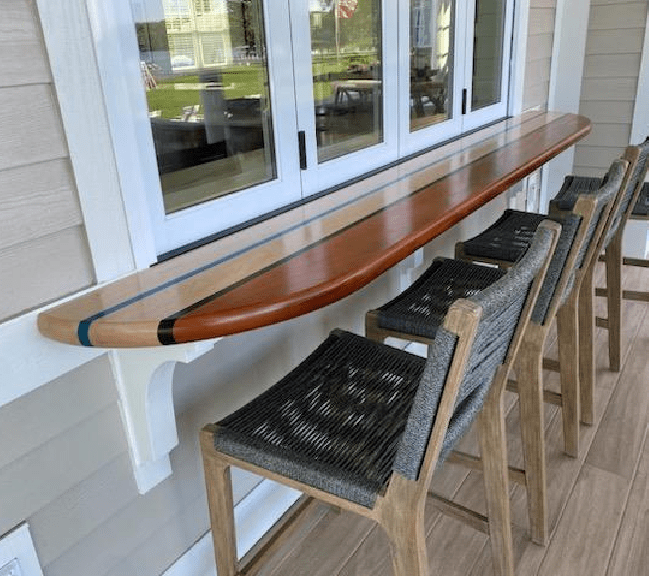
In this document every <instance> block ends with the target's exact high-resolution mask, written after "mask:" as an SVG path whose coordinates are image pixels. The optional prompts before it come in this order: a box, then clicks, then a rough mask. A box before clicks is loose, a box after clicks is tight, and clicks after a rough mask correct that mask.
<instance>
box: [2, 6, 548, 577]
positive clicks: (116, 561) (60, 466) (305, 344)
mask: <svg viewBox="0 0 649 577" xmlns="http://www.w3.org/2000/svg"><path fill="white" fill-rule="evenodd" d="M26 2H27V0H20V1H16V2H11V1H10V0H0V7H2V8H3V10H4V11H5V12H4V13H5V14H6V13H8V14H9V15H10V20H11V18H12V15H14V14H15V16H13V18H14V20H13V22H14V25H12V26H7V27H5V24H6V23H5V21H3V22H2V23H0V45H1V46H2V49H3V51H2V53H3V55H4V54H9V52H7V50H9V51H11V50H15V52H16V53H17V54H16V56H15V57H16V58H18V57H23V56H24V55H26V54H28V53H29V51H28V50H26V49H22V50H18V49H14V48H12V46H14V41H10V40H11V39H12V34H17V31H20V34H21V35H23V34H27V33H26V32H25V30H32V32H31V35H32V37H33V38H37V39H38V43H37V44H34V41H31V42H32V44H34V46H38V50H40V57H38V58H35V59H34V61H33V63H31V64H29V63H25V62H23V64H21V65H15V64H12V63H11V62H9V61H12V60H13V59H12V58H3V59H1V61H0V69H1V67H3V66H4V67H8V66H13V67H12V68H10V69H9V68H5V69H4V70H3V71H4V74H0V83H2V82H7V80H9V81H10V82H11V85H10V86H9V87H5V86H4V85H2V84H0V102H4V103H13V106H12V107H9V108H11V109H12V111H13V110H15V109H16V108H17V109H18V112H17V113H16V114H15V115H14V114H9V112H8V111H7V110H8V107H6V106H3V107H0V115H7V116H8V117H9V116H11V117H12V118H13V117H14V116H16V117H17V118H18V119H21V118H34V113H35V110H39V106H40V109H43V110H44V111H45V112H44V113H43V114H44V116H42V117H39V119H38V122H35V123H34V124H35V125H36V126H38V127H39V131H40V132H39V134H40V138H41V139H42V138H43V135H44V133H43V127H46V126H48V124H47V122H46V121H45V118H49V121H48V122H49V123H50V124H49V125H51V126H53V127H54V129H53V131H52V133H53V134H55V135H58V136H56V137H48V139H49V140H48V141H47V142H48V146H46V147H44V148H45V150H47V151H50V154H51V151H52V150H55V151H57V152H56V153H55V155H54V158H49V157H47V158H41V157H40V156H38V155H35V156H33V157H30V160H29V161H23V160H21V159H22V158H24V156H23V155H26V154H27V153H28V152H29V153H31V152H32V151H33V150H39V148H38V146H36V143H38V142H39V140H38V139H36V138H35V137H34V138H33V139H32V141H30V145H24V146H23V153H21V154H20V155H18V154H16V153H15V152H14V148H13V147H10V148H3V146H5V145H4V142H5V141H6V140H7V139H9V140H10V141H11V139H12V138H14V139H16V138H17V135H20V134H21V133H25V127H22V125H21V124H19V123H18V120H16V119H8V120H5V119H4V117H3V120H2V122H0V132H1V133H2V135H0V164H1V163H3V162H5V163H6V162H7V159H9V161H10V163H13V164H11V166H6V167H4V168H2V166H0V168H1V169H2V171H0V179H2V178H3V175H4V176H5V177H7V178H9V177H8V176H7V174H6V173H9V176H13V179H12V183H14V184H13V185H12V186H13V189H14V190H15V189H16V184H15V183H19V184H20V186H22V187H23V189H24V190H26V191H33V190H40V188H39V187H38V183H39V182H40V179H41V178H43V182H44V183H45V184H47V183H50V184H51V183H52V182H57V181H56V180H54V177H53V176H51V174H52V172H47V170H49V169H51V168H52V167H54V168H58V173H59V174H64V175H67V176H66V178H65V179H64V183H65V185H61V186H60V187H55V188H56V189H57V190H58V189H59V188H61V189H63V190H66V191H67V195H68V196H72V197H73V199H75V198H76V191H75V185H74V180H73V179H72V176H71V171H70V168H69V163H68V161H67V156H66V155H67V152H66V149H65V141H64V138H63V136H62V131H61V128H60V127H61V122H60V118H59V116H58V109H57V107H56V104H55V98H54V96H53V94H52V86H51V83H50V80H49V73H48V68H47V64H46V60H45V57H44V53H43V51H42V44H41V42H40V38H38V28H37V27H36V26H35V25H34V19H33V14H32V12H31V9H32V6H31V4H27V3H26ZM25 6H26V7H27V8H26V9H25V8H24V7H25ZM539 10H542V11H543V10H547V7H546V8H539ZM21 15H22V16H21ZM26 15H28V16H29V17H27V16H26ZM18 18H22V20H20V21H19V24H18V25H16V24H15V23H16V22H17V21H18ZM531 19H532V18H531ZM534 26H535V25H531V26H530V31H531V30H532V28H533V27H534ZM546 28H547V25H546V26H545V27H543V28H542V29H543V30H545V29H546ZM550 28H552V26H550ZM534 30H536V28H534ZM544 34H545V35H547V33H540V34H539V35H540V36H543V35H544ZM26 42H27V41H26ZM535 44H536V45H537V48H535V49H532V48H531V50H532V52H531V54H540V51H539V49H538V45H539V44H543V45H544V46H546V48H547V44H548V41H547V38H546V39H545V40H538V41H537V40H532V37H530V42H529V45H530V46H534V45H535ZM5 48H6V50H5ZM34 50H35V49H34ZM548 50H551V49H548ZM544 58H545V57H543V58H539V59H536V60H543V59H544ZM533 61H534V59H532V60H530V62H533ZM37 72H38V75H39V76H38V78H33V77H32V76H30V75H32V74H36V73H37ZM536 79H537V76H536V75H532V76H528V83H527V85H526V90H525V93H526V94H541V96H540V97H539V98H538V99H537V98H536V97H535V98H532V97H530V98H531V100H530V102H532V101H536V100H538V102H539V103H540V102H541V101H543V100H547V88H545V89H541V90H540V92H539V91H537V92H535V90H536V89H535V88H534V85H535V83H533V82H532V80H534V81H536ZM16 85H17V87H16ZM23 85H29V86H27V87H24V86H23ZM34 85H36V86H34ZM543 90H545V93H546V95H545V96H543V94H542V93H543ZM5 91H9V92H5ZM11 91H14V92H11ZM16 91H18V92H16ZM8 95H11V99H10V96H8ZM35 95H40V96H39V99H38V100H37V102H39V103H40V104H39V105H38V106H36V105H35V104H34V103H33V102H34V100H33V99H34V98H35ZM43 103H46V104H43ZM25 104H27V106H25ZM7 122H9V123H11V122H13V124H11V126H12V127H13V128H12V130H5V132H3V128H5V125H6V124H7ZM57 131H58V132H57ZM52 142H54V143H57V142H58V145H57V146H53V145H52V144H51V143H52ZM14 143H15V140H14ZM14 147H15V145H14ZM39 154H40V153H39ZM11 159H14V160H11ZM14 171H18V172H14ZM20 171H22V172H20ZM16 175H18V176H16ZM41 175H45V176H41ZM61 178H63V177H61ZM5 182H7V181H5ZM43 187H44V188H46V189H47V186H45V185H43ZM43 187H42V188H43ZM5 188H6V187H5V186H4V185H3V184H2V181H1V180H0V195H2V191H3V190H4V189H5ZM73 193H74V194H73ZM70 203H72V204H74V205H75V206H76V204H75V203H74V202H72V201H69V202H68V204H70ZM506 203H507V198H505V195H503V197H501V198H499V199H497V200H495V201H493V202H492V203H490V204H489V205H487V206H486V207H484V208H483V209H481V210H480V211H478V212H477V213H475V214H474V215H473V216H472V217H471V218H469V219H467V220H466V221H464V222H463V223H461V224H460V225H458V226H456V227H455V228H454V229H452V230H451V231H449V232H448V233H447V234H446V235H444V236H442V237H440V238H438V239H436V240H435V241H434V242H433V243H431V244H430V245H428V246H427V247H425V249H424V264H423V265H422V266H421V267H419V268H418V269H417V270H412V269H411V268H409V265H410V264H411V263H412V262H413V261H412V259H406V261H405V262H404V263H403V264H402V265H400V266H399V267H395V269H392V270H391V271H388V272H387V273H385V274H384V275H383V276H382V277H380V278H379V279H377V280H376V281H375V282H373V283H372V284H371V285H369V286H368V287H366V288H365V289H363V290H362V291H359V292H358V293H356V294H354V295H352V296H350V297H348V298H347V299H345V300H343V301H341V302H339V303H336V304H335V305H332V306H330V307H327V308H325V309H322V310H320V311H316V312H314V313H311V314H309V315H306V316H304V317H301V318H298V319H294V320H292V321H288V322H285V323H281V324H278V325H275V326H273V327H268V328H264V329H260V330H257V331H253V332H250V333H246V334H242V335H237V336H232V337H228V338H225V339H222V340H221V341H219V342H218V343H217V344H216V347H215V349H214V351H213V352H211V353H209V354H207V355H205V356H203V357H201V358H200V359H198V360H196V361H194V362H193V363H191V364H190V365H179V366H178V367H177V369H176V374H175V379H174V403H175V406H176V414H177V424H178V435H179V440H180V443H179V446H178V447H177V448H176V449H175V450H174V451H173V452H172V455H171V461H172V468H173V471H174V473H173V475H172V476H171V477H170V478H168V479H166V480H165V481H163V482H162V483H161V484H160V485H158V486H157V487H155V488H154V489H152V490H151V491H150V492H149V493H147V494H146V495H139V494H138V492H137V489H136V486H135V482H134V480H133V476H132V471H131V465H130V460H129V455H128V448H127V443H126V439H125V435H124V431H123V426H122V422H121V418H120V412H119V407H118V404H117V392H116V388H115V382H114V379H113V375H112V374H111V368H110V363H109V362H108V359H107V358H106V356H102V357H100V358H98V359H96V360H94V361H91V362H89V363H87V364H85V365H83V366H81V367H79V368H78V369H75V370H73V371H71V372H69V373H67V374H66V375H64V376H62V377H60V378H58V379H55V380H54V381H52V382H50V383H48V384H47V385H45V386H43V387H40V388H38V389H36V390H35V391H33V392H31V393H29V394H27V395H25V396H23V397H21V398H19V399H17V400H15V401H13V402H12V403H10V404H8V405H5V406H4V407H2V408H0V502H1V503H2V507H0V535H1V534H3V533H5V532H6V531H8V530H10V529H11V528H12V527H14V526H15V525H17V524H18V523H20V522H21V521H23V520H27V521H28V522H29V524H30V527H31V530H32V535H33V539H34V543H35V547H36V550H37V553H38V556H39V559H40V562H41V565H42V567H43V570H44V573H45V574H67V575H75V574H98V575H99V574H159V573H161V572H163V571H164V570H165V569H166V568H167V567H169V566H170V565H171V564H172V563H173V562H174V561H175V560H176V559H177V558H178V557H180V556H181V555H182V554H183V553H184V552H185V551H187V550H188V549H189V548H190V547H191V546H192V544H193V543H194V542H195V541H196V540H197V539H198V538H200V537H201V536H202V535H204V534H205V533H206V531H207V530H208V517H207V506H206V501H205V495H204V487H203V479H202V469H201V462H200V455H199V452H198V431H199V429H200V427H201V426H202V425H203V424H205V423H207V422H209V421H215V420H218V419H219V418H220V417H221V416H223V415H225V414H227V413H229V412H230V411H232V410H233V409H235V408H236V407H238V406H240V405H241V404H243V403H244V402H246V401H247V400H248V399H250V398H252V397H253V396H255V395H256V394H258V393H259V392H261V391H262V390H263V389H264V388H266V387H267V386H269V385H270V384H272V383H273V382H275V381H276V380H277V379H278V378H279V377H280V376H282V375H283V374H285V373H286V372H287V371H288V370H290V368H292V367H293V366H295V365H296V364H297V362H299V361H300V360H301V359H302V358H304V356H305V355H306V354H307V353H308V352H309V351H310V350H312V349H313V348H314V347H315V346H316V345H317V344H318V343H319V342H320V341H321V340H322V339H323V338H324V337H325V336H326V334H327V333H328V332H329V331H330V330H331V329H332V328H334V327H336V326H340V327H342V328H346V329H349V330H354V331H357V332H362V330H363V313H364V312H365V311H366V310H367V309H369V308H371V307H374V306H376V305H378V304H380V303H382V302H384V301H385V300H386V299H387V298H389V297H390V296H392V295H393V294H395V292H396V291H397V290H399V289H401V288H403V287H404V286H406V285H407V284H408V283H409V282H410V281H411V280H412V278H414V277H415V276H416V275H417V274H418V273H419V272H421V270H423V268H424V267H425V266H426V265H427V264H428V263H430V261H431V260H432V259H433V258H434V257H435V256H438V255H447V256H450V255H452V251H453V246H454V243H455V242H456V241H458V240H460V239H464V238H467V237H469V236H471V235H473V234H475V233H476V232H478V231H480V230H482V229H483V228H485V227H486V226H488V225H489V224H490V223H491V222H492V221H493V220H494V219H495V218H496V217H497V216H499V215H500V214H501V212H502V210H503V208H504V207H505V204H506ZM52 204H53V203H51V202H49V201H48V204H47V207H48V211H45V212H48V213H49V212H52V208H51V207H52ZM54 204H56V203H54ZM0 206H3V205H2V204H0ZM22 210H26V209H24V208H23V209H21V213H20V214H21V215H23V214H24V213H23V212H22ZM41 212H43V211H41ZM1 214H2V211H0V215H1ZM75 214H77V216H76V217H75V219H73V221H74V224H70V225H68V227H67V229H66V230H68V229H69V230H72V231H76V232H78V233H79V234H78V236H79V237H82V232H83V225H82V221H81V217H80V213H79V211H78V207H77V210H76V213H75ZM0 218H1V216H0ZM8 220H9V221H10V222H11V220H10V219H8ZM40 226H41V227H43V226H45V225H40ZM0 230H2V231H3V238H4V235H5V232H4V231H5V230H6V228H5V226H4V225H3V226H2V227H1V228H0ZM57 234H59V233H52V238H56V235H57ZM68 234H70V233H68ZM46 238H49V237H46ZM2 254H3V252H2V251H1V250H0V266H2V264H1V263H2V262H3V261H2V260H1V258H2V257H1V255H2ZM30 258H31V259H33V258H34V255H33V254H30V257H29V258H28V257H24V259H22V260H20V261H19V262H21V263H22V266H24V263H25V262H31V260H30ZM69 261H70V262H68V263H66V264H65V265H57V269H56V273H53V272H52V273H47V270H48V269H42V268H41V270H45V271H46V273H45V274H44V275H43V276H45V277H47V278H50V277H51V278H52V279H53V280H54V279H59V280H60V279H61V277H64V278H63V280H65V279H66V277H69V276H71V274H68V272H67V271H70V270H76V269H77V268H79V267H81V268H82V269H83V270H87V265H88V255H87V249H84V250H79V251H78V252H77V253H76V256H73V257H70V258H69ZM43 266H44V265H43ZM84 267H85V268H84ZM4 270H5V269H2V276H3V279H4V278H6V273H5V272H4ZM61 270H65V271H66V274H61V273H60V271H61ZM83 278H84V280H83V282H79V283H77V284H76V286H72V287H67V288H65V289H64V290H61V289H59V292H58V293H56V292H54V293H51V292H50V293H48V294H47V295H38V296H36V297H35V298H33V299H32V301H30V302H31V304H29V305H25V306H33V305H34V304H37V303H39V302H42V301H43V300H46V299H48V298H53V297H55V296H56V295H57V294H60V293H61V292H66V291H71V290H75V288H78V286H82V285H83V284H87V283H89V282H91V275H88V274H87V275H86V276H85V277H83ZM9 314H11V313H9ZM1 316H2V315H0V317H1ZM257 483H258V478H256V477H254V476H252V475H248V474H243V473H235V474H234V479H233V485H234V492H235V501H239V500H240V499H242V498H244V497H245V496H246V495H247V494H248V493H249V492H250V490H251V489H252V488H253V487H254V486H255V485H256V484H257Z"/></svg>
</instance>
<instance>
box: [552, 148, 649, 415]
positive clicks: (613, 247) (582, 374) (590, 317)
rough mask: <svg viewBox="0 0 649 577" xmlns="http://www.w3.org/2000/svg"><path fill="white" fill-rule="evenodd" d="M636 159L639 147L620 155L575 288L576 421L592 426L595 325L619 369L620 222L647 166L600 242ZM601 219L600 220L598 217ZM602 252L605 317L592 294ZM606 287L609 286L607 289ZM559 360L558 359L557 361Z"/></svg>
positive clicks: (627, 214)
mask: <svg viewBox="0 0 649 577" xmlns="http://www.w3.org/2000/svg"><path fill="white" fill-rule="evenodd" d="M639 159H640V148H639V147H637V146H629V147H627V148H626V150H625V151H624V154H623V155H622V160H624V161H626V162H628V167H627V170H626V174H625V175H624V178H623V180H622V183H621V185H620V189H619V191H618V194H617V195H616V197H615V199H614V200H613V202H612V206H611V209H610V211H609V214H608V218H607V219H605V220H606V222H605V224H604V226H603V229H602V232H601V234H600V235H599V237H597V239H596V240H597V243H596V244H595V247H594V249H593V250H592V252H591V253H590V254H589V255H587V256H586V259H589V260H585V261H584V267H583V274H582V279H581V287H575V288H579V302H578V316H579V396H580V420H581V422H582V423H583V424H585V425H592V424H593V421H594V418H595V396H594V389H595V356H594V355H595V326H596V325H597V326H599V327H604V328H608V332H609V334H608V337H609V338H608V345H609V363H610V368H611V370H614V371H619V370H620V351H621V311H622V238H623V235H624V225H625V224H626V221H627V219H628V217H629V214H630V213H631V211H632V210H633V207H634V205H635V203H636V201H637V199H638V196H639V194H640V190H641V188H642V183H643V182H644V178H645V174H646V171H647V166H646V164H645V166H644V168H642V169H641V172H640V175H639V179H638V180H639V182H638V183H636V185H635V186H634V191H633V194H632V197H631V201H630V202H629V205H628V207H627V208H626V210H625V211H624V214H622V215H621V219H620V221H619V225H618V228H617V230H616V231H615V234H614V235H613V237H612V238H611V240H610V242H609V244H608V246H606V247H604V243H605V241H606V239H607V237H608V234H609V231H610V229H611V227H612V226H614V224H615V219H616V215H617V214H618V213H619V211H620V210H621V205H622V202H623V197H624V191H625V190H626V188H627V186H628V185H629V180H630V179H631V177H632V176H633V172H634V170H635V168H636V165H637V163H638V162H639ZM550 213H551V214H557V215H560V214H562V213H561V211H558V210H555V209H554V208H553V206H552V203H550ZM602 220H604V219H602ZM602 251H604V255H603V257H604V258H603V260H604V262H605V263H606V278H607V281H606V284H607V289H605V293H606V294H607V295H610V296H608V299H607V301H608V319H600V318H599V317H596V316H595V311H594V303H593V297H594V294H601V290H600V289H598V291H597V293H594V291H593V286H594V277H595V267H596V265H597V261H598V260H599V258H598V257H599V256H600V255H601V253H602ZM608 287H610V288H608ZM560 362H561V361H560ZM545 368H547V369H551V370H556V369H557V367H556V365H554V364H553V363H552V362H547V361H546V364H545Z"/></svg>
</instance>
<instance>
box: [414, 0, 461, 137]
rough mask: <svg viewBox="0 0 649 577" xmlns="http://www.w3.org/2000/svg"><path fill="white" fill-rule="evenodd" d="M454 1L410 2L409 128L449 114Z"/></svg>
mask: <svg viewBox="0 0 649 577" xmlns="http://www.w3.org/2000/svg"><path fill="white" fill-rule="evenodd" d="M454 4H455V3H454V1H453V0H411V1H410V130H411V131H414V130H417V129H419V128H424V127H426V126H431V125H432V124H437V123H438V122H443V121H444V120H448V119H449V118H451V117H452V110H451V103H452V99H451V98H449V95H450V94H452V93H453V87H452V85H451V81H452V78H453V53H452V49H451V47H452V46H453V29H454V26H455V24H454V18H455V15H454V9H453V6H454Z"/></svg>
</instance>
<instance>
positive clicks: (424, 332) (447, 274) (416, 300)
mask: <svg viewBox="0 0 649 577" xmlns="http://www.w3.org/2000/svg"><path fill="white" fill-rule="evenodd" d="M530 240H531V239H530ZM504 274H505V272H504V271H502V270H499V269H497V268H493V267H486V266H480V265H476V264H473V263H469V262H463V261H459V260H453V259H449V258H436V259H435V260H434V261H433V263H432V264H431V266H430V267H428V269H426V271H425V272H424V273H423V274H422V275H421V276H420V277H419V278H418V279H417V280H416V281H415V282H414V283H413V284H412V285H410V287H408V288H407V289H406V290H405V291H404V292H402V293H401V294H400V295H398V296H397V297H395V298H394V299H392V300H391V301H389V302H387V303H385V304H384V305H383V306H381V307H380V308H379V309H377V310H378V315H377V320H378V324H379V326H380V327H382V328H386V329H390V330H394V331H399V332H403V333H407V334H410V335H418V336H421V337H426V338H429V339H434V338H435V334H436V333H437V328H438V327H439V326H440V325H441V323H442V321H443V319H444V315H446V313H447V312H448V308H449V306H450V305H451V304H452V303H453V301H455V300H457V299H459V298H470V297H471V296H473V295H475V294H477V293H478V292H480V291H481V290H483V289H485V288H486V287H488V286H489V285H490V284H492V283H493V282H495V281H497V280H498V279H499V278H500V277H502V276H503V275H504Z"/></svg>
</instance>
